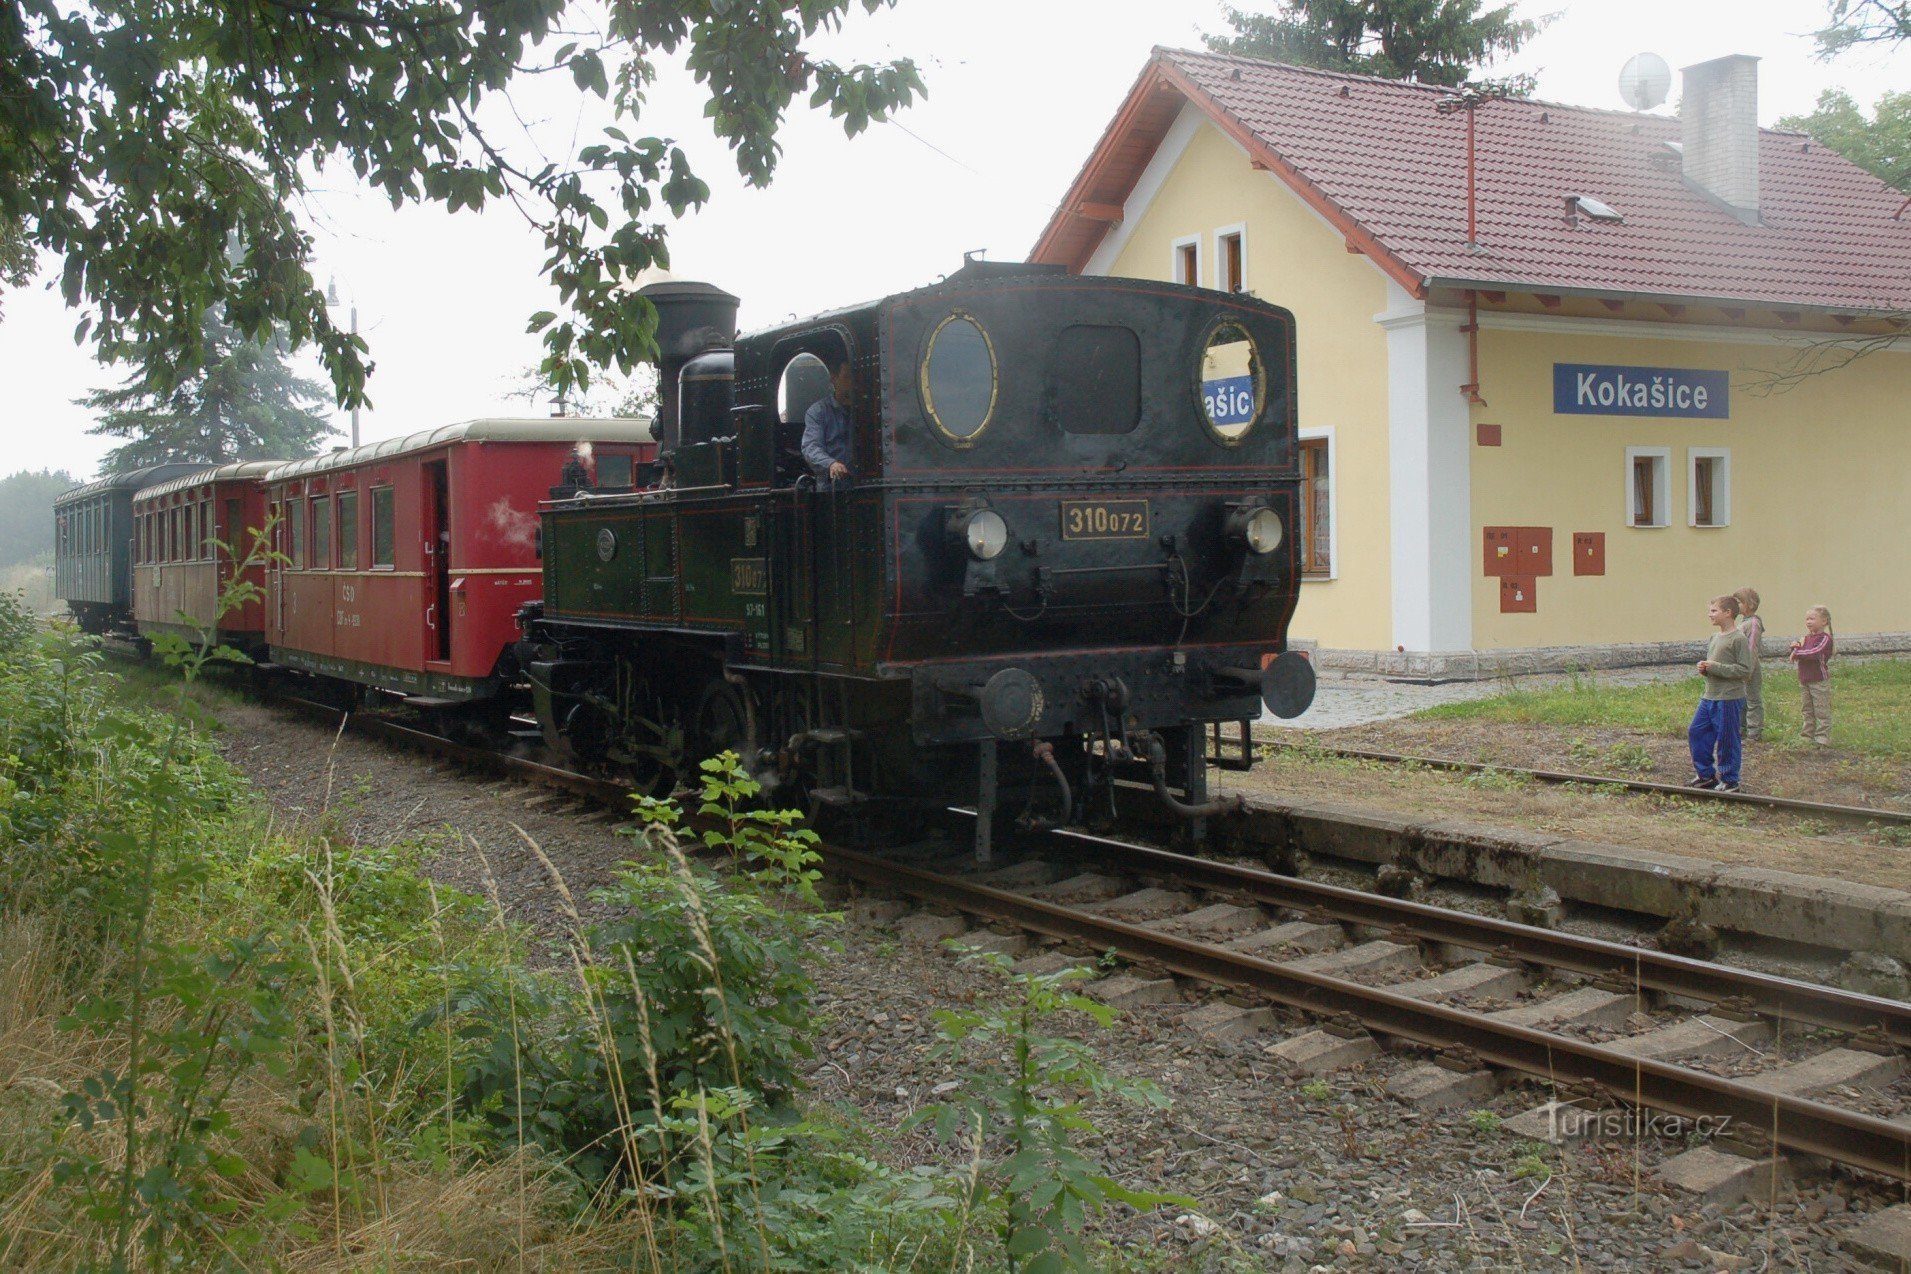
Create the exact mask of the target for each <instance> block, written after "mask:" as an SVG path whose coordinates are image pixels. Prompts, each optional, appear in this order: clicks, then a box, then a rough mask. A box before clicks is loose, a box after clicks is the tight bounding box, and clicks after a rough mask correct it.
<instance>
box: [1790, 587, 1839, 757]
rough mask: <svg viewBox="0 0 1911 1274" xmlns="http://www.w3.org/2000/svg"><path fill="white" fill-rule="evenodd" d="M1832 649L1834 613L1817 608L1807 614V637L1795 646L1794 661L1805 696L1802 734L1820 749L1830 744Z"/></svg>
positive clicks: (1802, 638) (1800, 731) (1801, 689)
mask: <svg viewBox="0 0 1911 1274" xmlns="http://www.w3.org/2000/svg"><path fill="white" fill-rule="evenodd" d="M1831 647H1832V642H1831V612H1830V611H1828V610H1826V609H1825V608H1824V607H1823V606H1814V607H1812V608H1811V609H1810V610H1808V611H1806V612H1805V635H1804V636H1803V637H1801V638H1800V639H1799V640H1797V641H1795V642H1793V643H1792V662H1793V663H1794V664H1796V665H1797V666H1798V688H1799V690H1800V691H1801V692H1803V694H1804V697H1805V703H1804V707H1803V709H1802V710H1801V713H1800V716H1801V717H1802V719H1803V724H1802V725H1801V726H1800V727H1799V733H1800V734H1802V735H1804V736H1805V737H1806V738H1807V739H1810V740H1811V741H1812V742H1813V743H1815V744H1817V745H1818V746H1819V747H1821V748H1822V747H1829V746H1830V745H1831V670H1830V668H1829V664H1830V663H1831Z"/></svg>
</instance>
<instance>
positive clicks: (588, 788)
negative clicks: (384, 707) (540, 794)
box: [274, 695, 631, 806]
mask: <svg viewBox="0 0 1911 1274" xmlns="http://www.w3.org/2000/svg"><path fill="white" fill-rule="evenodd" d="M274 702H277V703H284V704H290V705H291V706H293V707H296V708H299V709H300V710H302V711H305V712H310V713H322V714H325V715H329V716H333V717H345V718H347V719H348V724H349V727H350V728H351V729H352V730H355V731H357V732H359V733H361V734H365V735H367V736H370V737H372V738H377V739H384V740H385V741H386V742H389V743H399V744H404V745H405V746H408V747H416V748H423V749H425V750H427V751H431V752H435V753H437V754H438V755H440V756H443V757H445V758H446V759H447V760H452V761H458V762H460V763H462V764H465V765H469V766H471V767H472V768H474V769H481V770H488V771H490V772H491V773H493V774H500V775H513V776H519V777H523V778H526V779H529V780H531V781H532V782H534V783H537V784H538V785H540V786H542V787H551V788H556V789H558V790H559V791H563V792H568V793H570V794H571V795H572V796H576V797H579V798H580V799H583V800H587V801H598V802H601V803H604V804H611V805H619V806H622V805H623V804H624V803H625V802H627V801H628V800H629V799H630V796H631V788H630V787H629V786H628V785H627V784H623V783H618V782H615V781H613V780H611V779H600V778H594V777H592V776H591V775H588V774H578V773H576V772H575V771H573V770H565V769H559V768H558V767H557V766H554V765H545V764H543V763H542V762H539V761H532V760H529V759H527V758H525V757H521V756H511V755H510V754H509V753H505V752H495V751H492V750H490V749H488V748H476V747H472V746H471V745H470V744H468V743H459V742H456V741H455V740H452V739H447V738H445V737H444V736H443V735H442V734H433V733H431V732H430V731H429V730H419V729H417V728H415V727H412V726H408V725H401V724H399V723H398V722H396V721H390V720H387V719H386V718H384V717H374V716H366V715H365V714H363V713H361V712H356V711H352V712H347V711H346V710H345V709H343V708H339V707H335V706H333V705H332V704H329V703H319V702H317V701H316V700H312V699H301V698H298V697H297V696H293V695H280V696H278V697H277V698H276V699H275V700H274Z"/></svg>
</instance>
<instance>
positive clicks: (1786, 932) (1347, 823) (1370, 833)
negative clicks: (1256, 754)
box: [1231, 798, 1911, 961]
mask: <svg viewBox="0 0 1911 1274" xmlns="http://www.w3.org/2000/svg"><path fill="white" fill-rule="evenodd" d="M1231 830H1236V831H1237V832H1238V835H1239V837H1240V840H1241V842H1242V845H1243V848H1244V849H1246V850H1248V851H1249V852H1252V851H1254V850H1256V849H1260V850H1283V851H1284V850H1296V849H1297V850H1301V851H1303V852H1305V853H1308V854H1311V855H1317V856H1321V857H1328V858H1341V859H1348V860H1351V861H1355V862H1362V863H1370V864H1374V865H1376V866H1377V865H1381V864H1394V865H1397V866H1401V867H1406V868H1409V869H1412V870H1415V871H1419V872H1422V873H1424V874H1426V875H1428V876H1439V877H1445V878H1447V879H1454V880H1467V881H1473V882H1475V883H1478V884H1481V885H1485V886H1489V887H1494V888H1504V889H1516V890H1517V889H1524V888H1531V887H1536V886H1550V887H1551V888H1553V889H1554V890H1556V891H1557V892H1558V893H1559V896H1560V897H1561V898H1563V899H1566V900H1567V901H1569V902H1579V903H1587V904H1591V905H1594V906H1600V907H1610V908H1614V909H1617V910H1621V911H1631V912H1637V913H1641V914H1644V915H1652V916H1664V917H1668V918H1670V917H1672V916H1674V915H1679V914H1682V913H1688V914H1690V915H1692V916H1693V917H1694V918H1696V919H1697V920H1699V921H1701V922H1703V923H1705V924H1709V925H1713V926H1715V927H1716V928H1719V929H1721V930H1728V931H1731V932H1735V933H1741V934H1749V935H1754V936H1758V937H1766V938H1778V939H1782V940H1785V941H1789V942H1799V943H1805V944H1808V945H1812V946H1834V947H1838V948H1841V949H1844V950H1851V951H1875V952H1879V953H1881V954H1884V955H1888V956H1893V957H1895V958H1897V959H1899V960H1907V961H1911V893H1906V892H1905V891H1903V890H1898V889H1886V888H1882V887H1880V886H1876V885H1862V884H1853V883H1851V882H1849V881H1842V880H1832V879H1830V878H1827V877H1822V876H1804V875H1798V874H1796V873H1792V872H1783V871H1770V870H1766V869H1764V868H1757V867H1746V866H1739V865H1733V864H1727V863H1720V862H1714V861H1711V860H1709V859H1703V858H1687V857H1683V856H1680V855H1676V854H1662V853H1657V852H1655V851H1653V850H1647V849H1630V848H1627V847H1626V846H1623V845H1606V844H1600V843H1596V842H1591V841H1580V840H1572V839H1568V838H1564V837H1553V836H1548V835H1545V834H1543V833H1535V832H1526V831H1520V830H1517V829H1501V828H1492V827H1487V826H1483V825H1478V824H1472V823H1464V822H1458V821H1455V820H1452V819H1415V818H1412V817H1411V816H1407V815H1401V814H1395V813H1388V812H1382V811H1375V810H1368V809H1360V808H1357V807H1354V806H1342V805H1338V804H1334V803H1330V802H1323V801H1311V802H1295V803H1291V804H1290V803H1284V802H1279V801H1271V800H1268V799H1266V798H1258V799H1254V798H1251V799H1250V800H1249V803H1248V809H1247V812H1246V813H1245V814H1244V815H1243V816H1242V817H1241V818H1240V819H1239V820H1238V822H1235V823H1234V827H1233V828H1232V829H1231ZM1828 935H1829V936H1835V939H1836V940H1835V941H1833V942H1827V941H1826V939H1827V936H1828Z"/></svg>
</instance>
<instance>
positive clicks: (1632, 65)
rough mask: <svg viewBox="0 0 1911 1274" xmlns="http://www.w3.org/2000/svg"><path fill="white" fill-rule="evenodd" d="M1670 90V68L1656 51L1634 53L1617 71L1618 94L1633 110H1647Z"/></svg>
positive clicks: (1664, 97)
mask: <svg viewBox="0 0 1911 1274" xmlns="http://www.w3.org/2000/svg"><path fill="white" fill-rule="evenodd" d="M1671 91H1672V68H1671V67H1670V66H1668V65H1666V60H1665V59H1664V58H1662V57H1660V56H1659V55H1658V54H1657V53H1635V54H1633V55H1632V56H1631V57H1630V58H1627V59H1626V65H1625V66H1624V67H1623V68H1622V69H1621V70H1620V72H1619V96H1620V97H1621V98H1623V99H1624V100H1625V103H1626V105H1627V106H1630V107H1631V108H1632V109H1633V110H1635V111H1649V110H1651V109H1652V108H1653V107H1655V106H1657V105H1659V103H1661V102H1663V101H1665V99H1666V94H1668V93H1670V92H1671Z"/></svg>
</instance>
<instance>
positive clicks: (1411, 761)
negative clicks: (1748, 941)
mask: <svg viewBox="0 0 1911 1274" xmlns="http://www.w3.org/2000/svg"><path fill="white" fill-rule="evenodd" d="M1255 742H1256V743H1259V744H1262V745H1263V746H1266V747H1270V748H1279V749H1280V750H1282V751H1284V752H1297V753H1301V754H1304V755H1305V754H1309V753H1311V754H1316V755H1319V754H1325V755H1327V756H1331V757H1338V758H1341V759H1343V760H1349V761H1378V762H1380V763H1382V764H1386V765H1418V766H1423V767H1425V768H1427V769H1429V770H1445V771H1448V772H1451V773H1456V774H1482V773H1485V772H1486V771H1488V770H1493V771H1495V772H1497V773H1500V774H1524V775H1526V776H1527V777H1529V778H1533V779H1537V780H1539V781H1540V782H1542V783H1578V784H1582V785H1585V786H1588V787H1616V788H1623V789H1624V790H1626V791H1628V792H1638V793H1641V794H1644V795H1649V796H1676V797H1678V798H1680V799H1681V800H1694V801H1721V802H1728V803H1731V804H1736V805H1750V806H1755V807H1757V808H1760V809H1774V810H1783V811H1785V812H1786V813H1788V814H1800V815H1806V816H1810V817H1814V818H1832V819H1841V820H1843V821H1845V822H1859V823H1883V824H1888V825H1893V826H1911V813H1905V812H1903V811H1901V810H1887V809H1874V808H1872V807H1871V806H1869V805H1836V804H1832V803H1829V802H1825V801H1806V800H1801V799H1799V798H1797V797H1792V796H1771V795H1767V794H1765V793H1762V792H1714V791H1707V790H1706V789H1705V788H1700V787H1686V786H1684V785H1682V784H1678V783H1652V782H1648V781H1647V780H1645V779H1625V778H1619V777H1617V776H1615V775H1607V774H1574V773H1572V772H1571V771H1568V770H1531V769H1527V768H1526V767H1524V766H1518V765H1497V764H1494V763H1491V762H1486V761H1457V760H1454V759H1452V758H1450V757H1439V756H1412V755H1408V754H1406V753H1400V752H1374V751H1370V750H1368V749H1366V748H1336V747H1317V746H1309V747H1303V746H1301V745H1300V744H1297V743H1287V742H1284V741H1282V740H1279V739H1256V740H1255Z"/></svg>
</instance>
